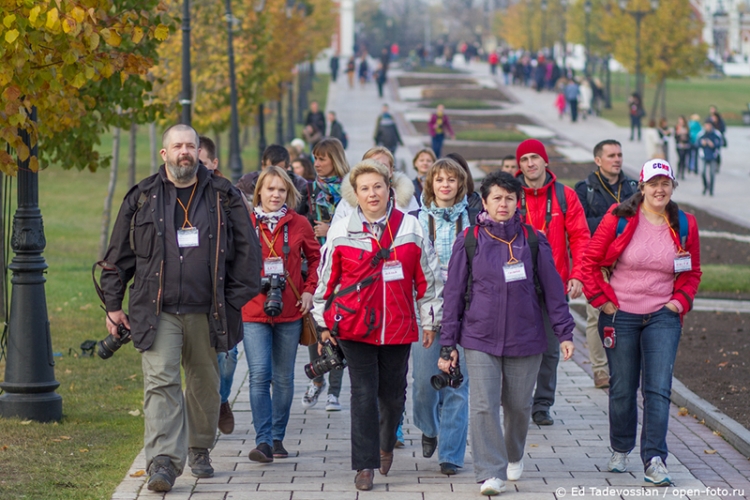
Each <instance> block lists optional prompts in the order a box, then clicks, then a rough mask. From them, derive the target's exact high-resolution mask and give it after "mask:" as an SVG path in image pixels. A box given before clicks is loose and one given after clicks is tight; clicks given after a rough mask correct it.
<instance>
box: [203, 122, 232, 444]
mask: <svg viewBox="0 0 750 500" xmlns="http://www.w3.org/2000/svg"><path fill="white" fill-rule="evenodd" d="M198 139H199V140H200V146H201V147H200V149H199V150H198V159H199V160H200V161H201V162H202V163H203V165H204V166H205V167H206V168H207V169H209V170H210V171H211V172H212V174H213V175H217V176H220V177H223V175H222V174H221V172H220V171H219V158H218V157H217V156H216V144H215V143H214V141H212V140H211V139H210V138H208V137H206V136H203V135H202V136H200V137H199V138H198ZM237 354H238V353H237V346H234V347H232V348H231V349H229V350H228V351H227V352H220V353H217V355H216V359H217V362H218V363H219V381H220V386H219V396H220V397H221V406H220V407H219V431H220V432H221V433H222V434H231V433H233V432H234V413H232V405H231V404H229V396H230V393H231V391H232V382H234V372H235V370H236V369H237Z"/></svg>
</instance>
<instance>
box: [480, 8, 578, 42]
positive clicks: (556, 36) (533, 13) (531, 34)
mask: <svg viewBox="0 0 750 500" xmlns="http://www.w3.org/2000/svg"><path fill="white" fill-rule="evenodd" d="M564 21H565V9H564V8H563V5H562V3H561V1H560V0H548V1H547V9H546V11H545V10H543V9H542V0H528V1H524V2H518V3H514V4H513V5H511V6H509V7H508V8H507V9H506V10H504V11H498V12H497V14H496V20H495V23H494V27H495V30H496V31H498V35H499V36H500V37H501V38H502V39H504V40H505V41H506V42H507V43H508V45H510V46H511V47H513V48H523V49H526V50H529V51H531V52H536V51H538V50H540V49H541V48H543V47H552V46H553V45H554V44H555V43H557V42H561V41H562V35H563V25H564Z"/></svg>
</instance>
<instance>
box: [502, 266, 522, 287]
mask: <svg viewBox="0 0 750 500" xmlns="http://www.w3.org/2000/svg"><path fill="white" fill-rule="evenodd" d="M503 274H504V275H505V282H506V283H512V282H514V281H522V280H525V279H526V268H525V267H524V266H523V262H516V263H515V264H505V265H504V266H503Z"/></svg>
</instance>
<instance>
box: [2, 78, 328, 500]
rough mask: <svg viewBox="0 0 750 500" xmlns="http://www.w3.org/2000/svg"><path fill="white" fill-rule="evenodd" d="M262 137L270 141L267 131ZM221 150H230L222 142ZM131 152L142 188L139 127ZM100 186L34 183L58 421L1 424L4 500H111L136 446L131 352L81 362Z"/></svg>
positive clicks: (96, 330) (70, 178)
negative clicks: (41, 233) (60, 413)
mask: <svg viewBox="0 0 750 500" xmlns="http://www.w3.org/2000/svg"><path fill="white" fill-rule="evenodd" d="M327 83H328V77H327V75H321V76H319V77H318V80H317V81H316V85H315V92H314V93H313V94H312V95H311V97H310V99H311V100H312V99H318V100H319V101H320V103H321V108H323V107H324V106H325V96H326V92H327V90H326V89H327ZM271 119H273V118H272V117H271ZM269 123H270V124H272V123H273V121H270V122H269ZM157 134H158V135H159V136H160V134H161V130H159V131H158V132H157ZM209 135H210V134H209ZM267 136H268V137H269V139H270V138H272V137H274V136H275V133H274V128H273V125H271V126H269V127H268V130H267ZM256 140H257V138H256ZM268 142H269V144H270V143H271V142H273V140H272V139H271V140H269V141H268ZM128 144H129V134H128V132H127V131H123V134H122V139H121V147H120V172H119V175H118V184H117V190H116V194H115V202H114V207H113V218H114V216H115V215H116V213H117V210H118V208H119V204H120V201H121V200H122V198H123V196H124V195H125V192H126V191H127V185H126V183H127V172H126V164H127V155H128ZM222 146H223V147H224V148H225V149H226V147H227V146H228V141H227V139H226V138H225V137H223V138H222ZM111 148H112V136H111V135H110V134H106V135H105V136H103V137H102V146H101V150H102V151H104V152H107V153H109V152H111ZM136 151H137V165H138V168H137V179H138V180H140V179H142V178H144V177H146V176H147V175H148V173H149V166H150V159H149V140H148V127H147V126H143V127H140V128H139V130H138V136H137V150H136ZM227 156H228V155H227V154H226V153H224V155H223V158H227ZM243 158H244V161H245V163H244V166H245V171H246V172H247V171H250V170H252V169H254V168H255V165H256V163H255V162H257V150H254V148H252V147H250V148H246V149H245V151H244V152H243ZM159 162H160V163H161V160H160V161H159ZM108 180H109V170H108V169H106V170H103V171H100V172H97V173H90V172H77V171H64V170H62V169H60V168H57V167H50V168H48V169H46V170H43V171H42V172H41V173H40V175H39V204H40V208H41V211H42V215H43V217H44V229H45V235H46V238H47V247H46V249H45V252H44V257H45V258H46V260H47V263H48V265H49V269H48V271H47V274H46V278H47V284H46V294H47V310H48V314H49V321H50V330H51V336H52V350H53V352H55V353H60V354H61V356H60V357H55V362H56V365H55V377H56V379H57V381H58V382H60V387H59V388H58V390H57V393H58V394H60V395H61V396H62V398H63V419H62V421H61V422H59V423H51V424H39V423H35V422H20V421H19V420H18V419H0V498H2V499H5V498H8V499H11V498H13V499H16V498H26V499H45V500H46V499H66V500H67V499H74V500H78V499H102V498H110V497H111V496H112V493H113V491H114V490H115V488H116V487H117V485H118V484H119V483H120V482H121V481H122V479H123V478H124V476H125V474H126V472H127V470H128V468H129V467H130V465H131V463H132V462H133V460H134V458H135V456H136V455H137V453H138V451H139V450H140V449H141V447H142V446H143V416H142V404H143V403H142V400H143V377H142V372H141V364H140V356H139V355H138V353H137V351H136V350H135V349H134V348H133V346H132V344H129V345H126V346H124V347H123V348H122V349H120V350H119V351H117V352H116V353H115V355H114V356H113V357H112V358H110V359H108V360H106V361H105V360H101V359H99V358H98V357H94V358H89V357H81V356H79V354H80V349H79V346H80V344H81V343H82V342H83V341H85V340H89V339H90V340H101V339H102V338H104V337H105V336H106V329H105V327H104V313H103V312H102V311H101V309H99V304H100V302H99V298H98V297H97V296H96V293H95V291H94V288H93V285H92V283H91V266H92V264H93V263H94V262H95V261H96V260H97V255H98V245H99V232H100V228H101V218H102V208H103V202H104V197H105V194H106V190H107V183H108ZM15 196H16V195H15V191H14V193H13V198H14V199H15ZM4 375H5V363H4V361H0V380H2V379H3V378H4Z"/></svg>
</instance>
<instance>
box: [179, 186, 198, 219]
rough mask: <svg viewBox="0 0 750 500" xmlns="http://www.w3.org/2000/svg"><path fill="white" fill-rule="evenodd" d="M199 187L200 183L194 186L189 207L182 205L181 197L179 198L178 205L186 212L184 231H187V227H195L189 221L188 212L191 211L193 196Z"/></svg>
mask: <svg viewBox="0 0 750 500" xmlns="http://www.w3.org/2000/svg"><path fill="white" fill-rule="evenodd" d="M197 187H198V183H197V182H196V183H195V184H193V192H192V193H190V199H188V204H187V206H185V205H183V204H182V200H181V199H180V197H179V196H178V197H177V203H179V204H180V206H181V207H182V209H183V210H184V211H185V222H183V223H182V229H185V226H187V227H190V228H192V227H193V225H192V224H191V223H190V221H189V220H188V210H189V209H190V204H191V203H193V195H194V194H195V188H197Z"/></svg>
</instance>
